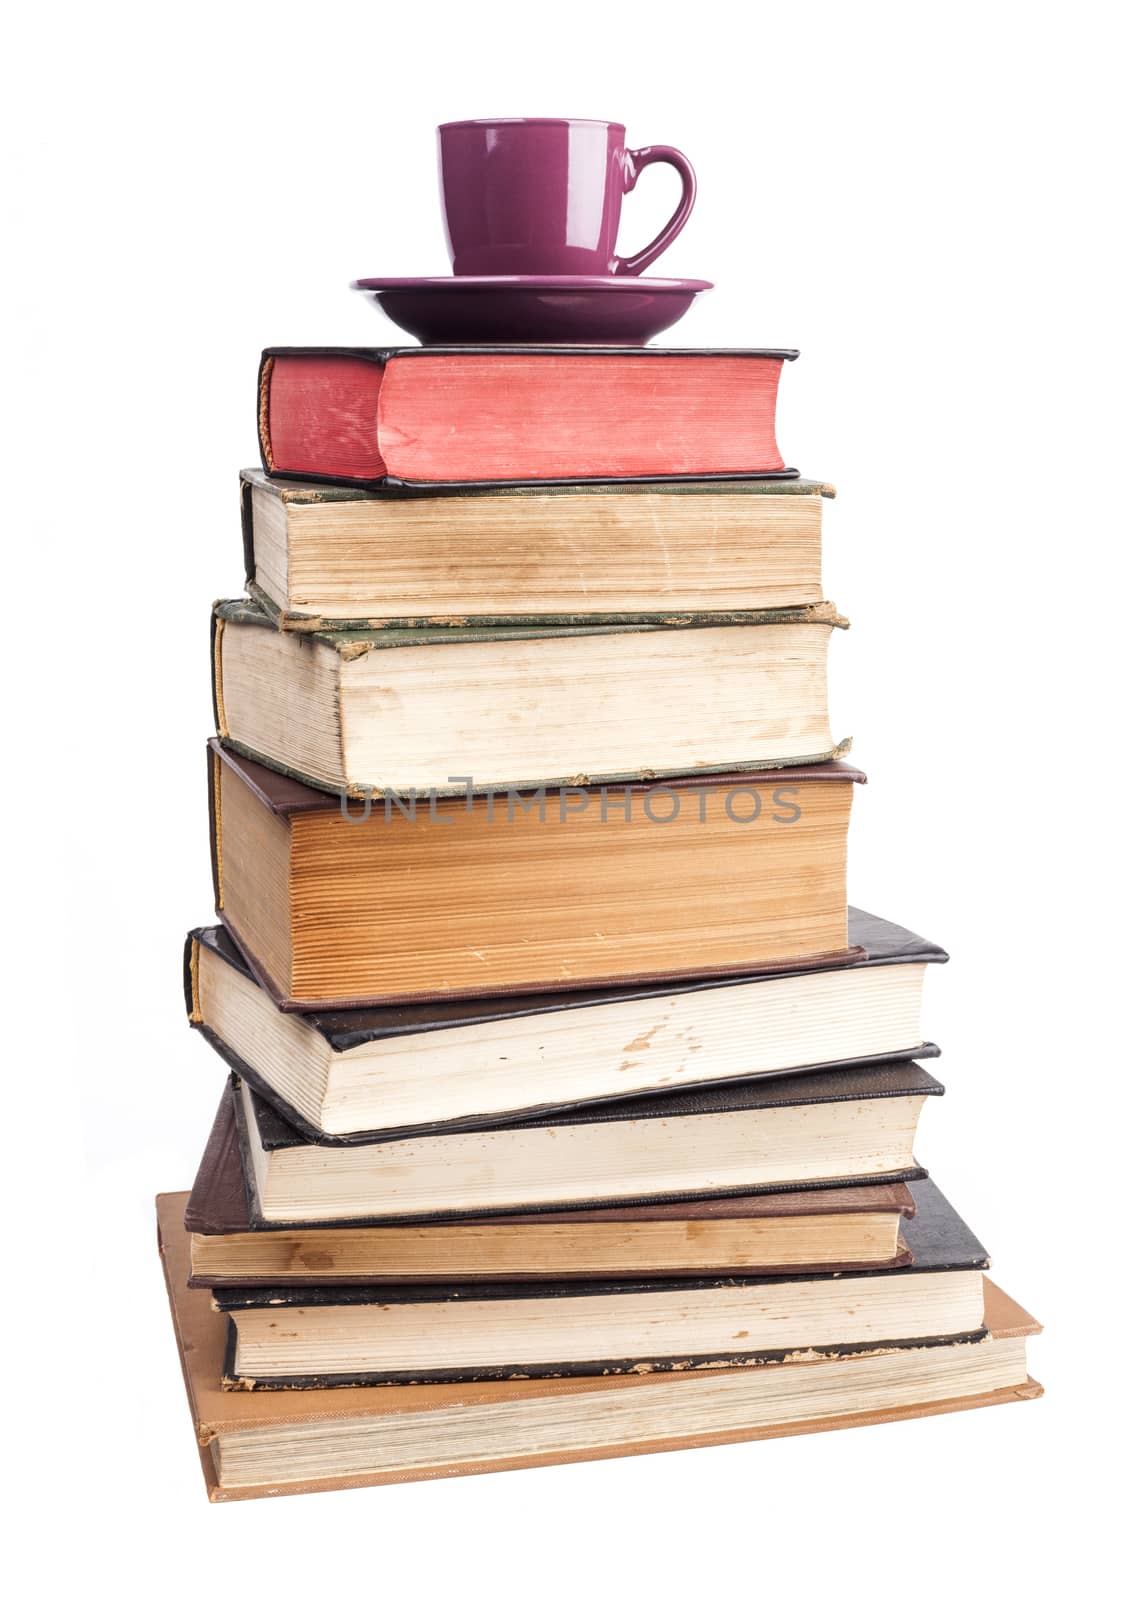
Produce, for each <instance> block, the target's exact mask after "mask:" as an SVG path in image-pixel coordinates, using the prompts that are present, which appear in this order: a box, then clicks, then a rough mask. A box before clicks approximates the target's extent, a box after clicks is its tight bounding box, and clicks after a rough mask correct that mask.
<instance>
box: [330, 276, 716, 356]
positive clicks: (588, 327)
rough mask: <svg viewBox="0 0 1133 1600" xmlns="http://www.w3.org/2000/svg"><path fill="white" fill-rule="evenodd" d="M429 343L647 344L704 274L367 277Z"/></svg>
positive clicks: (675, 318)
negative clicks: (691, 275)
mask: <svg viewBox="0 0 1133 1600" xmlns="http://www.w3.org/2000/svg"><path fill="white" fill-rule="evenodd" d="M352 287H353V288H355V289H359V290H361V291H362V292H363V293H364V294H368V295H369V296H370V298H371V299H372V300H373V302H374V304H375V305H376V306H377V307H378V309H379V310H381V311H384V312H385V314H386V316H387V317H388V318H389V319H390V321H391V322H394V323H396V324H397V326H398V327H399V328H403V329H404V330H405V332H406V333H410V334H412V335H413V337H414V338H415V339H419V340H420V341H421V343H422V344H426V345H428V344H617V345H643V344H646V343H648V341H649V340H650V339H652V338H654V337H655V336H656V335H657V334H659V333H663V332H664V330H665V329H666V328H671V327H672V326H673V324H674V323H675V322H679V321H680V319H681V317H683V316H684V314H685V312H686V311H687V310H688V308H689V306H690V305H691V304H692V302H693V300H694V299H695V298H696V296H697V295H698V294H700V293H701V292H702V291H703V290H705V289H710V288H711V287H712V285H711V284H710V283H706V282H705V281H704V280H703V279H700V278H602V277H574V278H562V277H559V276H554V277H550V278H524V277H494V278H489V277H483V278H471V277H467V278H455V277H454V278H361V279H359V281H358V282H357V283H355V284H353V285H352Z"/></svg>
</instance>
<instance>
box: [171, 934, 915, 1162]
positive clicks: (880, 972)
mask: <svg viewBox="0 0 1133 1600" xmlns="http://www.w3.org/2000/svg"><path fill="white" fill-rule="evenodd" d="M848 931H849V940H850V943H851V944H852V945H855V946H857V947H859V948H860V949H861V950H863V951H864V953H865V959H864V960H862V961H860V962H858V963H857V964H855V965H853V966H849V967H829V966H822V967H816V968H814V969H813V970H811V971H799V972H793V973H789V974H774V973H754V974H751V975H750V976H747V977H742V978H736V977H732V978H703V979H699V980H691V981H684V982H676V983H669V984H664V985H653V986H643V987H635V988H622V989H616V988H615V989H590V990H587V989H583V990H573V991H563V992H555V993H549V994H533V995H498V996H492V997H490V998H482V999H474V1000H441V1001H435V1002H432V1003H427V1004H420V1005H401V1006H380V1007H377V1008H374V1009H371V1010H361V1011H348V1012H335V1011H329V1012H325V1011H313V1012H282V1011H280V1010H279V1008H278V1007H277V1006H276V1004H275V1002H274V1001H273V1000H272V998H271V996H270V995H269V994H268V993H267V992H266V990H265V989H264V988H263V987H262V986H261V985H260V983H259V981H258V980H257V979H256V977H255V975H254V973H253V972H252V970H251V968H250V967H249V966H248V964H247V962H246V961H245V960H244V957H243V956H242V955H241V953H240V951H239V949H238V948H237V946H236V945H235V944H234V943H233V941H232V938H231V936H230V935H229V934H228V933H227V931H226V930H225V929H224V928H222V927H217V928H196V929H194V930H193V932H192V933H190V934H189V936H188V938H187V939H186V941H185V963H184V988H185V1006H186V1010H187V1012H188V1016H189V1021H190V1023H191V1024H192V1025H193V1026H194V1027H196V1028H198V1029H199V1030H200V1031H201V1033H202V1034H203V1036H204V1037H205V1038H206V1039H207V1040H208V1042H209V1044H211V1045H212V1047H213V1048H214V1049H215V1050H216V1051H218V1052H219V1054H220V1055H221V1056H222V1057H223V1058H224V1060H225V1061H227V1062H228V1064H229V1065H230V1066H231V1065H232V1064H233V1063H234V1062H237V1061H238V1062H239V1063H240V1071H241V1072H242V1073H243V1074H244V1075H245V1076H246V1077H247V1078H248V1080H249V1081H250V1083H251V1084H252V1086H253V1087H254V1088H256V1089H257V1090H259V1091H260V1093H262V1094H263V1095H264V1096H265V1097H266V1098H267V1099H269V1100H271V1101H273V1103H274V1104H276V1105H277V1107H278V1108H279V1109H280V1110H281V1111H282V1113H283V1115H284V1116H285V1117H286V1118H287V1119H288V1120H289V1121H290V1122H292V1123H293V1124H294V1125H295V1126H296V1127H297V1128H299V1129H300V1130H301V1131H302V1132H303V1133H306V1134H308V1135H310V1136H311V1137H314V1138H317V1137H318V1136H319V1134H322V1133H330V1134H350V1133H365V1132H369V1131H373V1130H376V1129H387V1130H392V1129H399V1128H400V1129H402V1130H405V1129H407V1128H411V1127H413V1126H414V1125H415V1124H418V1125H419V1124H422V1123H423V1124H426V1125H434V1126H437V1127H441V1126H445V1125H447V1126H450V1127H464V1126H474V1125H475V1123H476V1121H477V1120H481V1119H485V1118H488V1119H492V1120H494V1121H496V1122H499V1121H503V1120H506V1119H509V1118H514V1119H515V1120H517V1121H521V1120H524V1119H525V1118H528V1117H531V1116H537V1115H539V1114H540V1113H542V1112H545V1111H552V1110H566V1109H568V1108H569V1107H571V1106H574V1105H585V1104H588V1103H592V1102H594V1101H599V1100H608V1099H615V1098H617V1097H619V1096H621V1095H624V1094H627V1093H631V1094H635V1095H640V1094H650V1093H665V1092H667V1091H670V1090H672V1089H674V1088H677V1087H683V1088H691V1087H693V1086H695V1085H697V1084H711V1083H721V1082H726V1081H729V1080H732V1079H736V1078H749V1077H758V1076H763V1075H764V1074H769V1073H778V1072H794V1071H798V1070H800V1069H806V1068H813V1067H832V1066H861V1065H864V1064H866V1063H868V1062H870V1061H877V1060H879V1059H882V1058H885V1057H896V1056H906V1057H909V1058H913V1057H915V1058H917V1059H921V1060H923V1059H925V1058H927V1057H931V1056H935V1055H937V1054H938V1051H937V1048H936V1046H935V1045H934V1044H930V1043H928V1042H927V1041H925V1040H924V1038H923V1036H922V1030H921V1020H920V1008H921V991H922V988H923V986H924V975H925V972H926V970H927V967H928V965H929V964H930V963H934V962H941V961H946V960H947V956H946V955H945V952H944V951H943V950H942V949H941V948H940V946H939V945H935V944H931V943H930V942H929V941H928V940H925V939H922V938H921V937H920V936H919V935H918V934H915V933H910V932H909V930H908V929H907V928H901V927H898V926H897V925H896V924H895V923H892V922H886V921H885V920H884V919H882V918H881V917H873V916H870V915H869V913H868V912H865V911H859V910H857V909H856V908H855V907H853V906H851V907H850V909H849V918H848Z"/></svg>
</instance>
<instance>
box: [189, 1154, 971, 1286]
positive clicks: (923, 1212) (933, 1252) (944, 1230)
mask: <svg viewBox="0 0 1133 1600" xmlns="http://www.w3.org/2000/svg"><path fill="white" fill-rule="evenodd" d="M909 1191H910V1193H911V1194H912V1196H913V1202H914V1206H915V1212H914V1215H913V1216H912V1217H910V1218H909V1219H908V1220H907V1221H906V1223H905V1225H904V1228H903V1229H902V1232H903V1233H904V1235H905V1239H906V1242H907V1243H908V1246H909V1248H910V1250H911V1251H912V1252H913V1256H914V1258H915V1264H914V1265H913V1266H911V1267H909V1268H907V1269H906V1270H905V1271H904V1272H902V1274H901V1276H902V1278H906V1277H911V1276H915V1275H916V1274H919V1273H927V1272H983V1271H986V1269H987V1268H988V1267H989V1266H990V1265H991V1262H990V1259H989V1257H988V1253H987V1251H986V1250H985V1249H984V1246H983V1245H982V1244H981V1243H980V1241H979V1240H978V1239H977V1238H976V1236H975V1234H974V1233H973V1232H972V1230H971V1228H969V1227H968V1224H967V1223H966V1222H965V1221H964V1219H963V1217H961V1216H960V1214H959V1212H958V1211H956V1210H955V1208H954V1207H953V1206H952V1205H951V1204H950V1203H949V1201H948V1200H947V1199H946V1198H945V1196H944V1195H943V1194H942V1193H941V1192H940V1190H939V1189H938V1188H937V1187H936V1185H935V1183H933V1181H932V1179H931V1178H927V1177H926V1178H920V1179H916V1180H914V1181H913V1182H912V1183H910V1184H909ZM879 1275H887V1274H886V1273H885V1269H884V1268H877V1267H867V1268H865V1269H864V1270H862V1271H860V1272H847V1273H841V1272H835V1273H830V1272H819V1271H817V1270H812V1269H808V1270H807V1271H805V1272H789V1273H778V1274H759V1275H757V1276H755V1277H753V1278H738V1277H735V1276H734V1275H732V1276H728V1275H725V1276H716V1277H709V1278H691V1279H685V1280H684V1281H683V1282H682V1283H681V1285H680V1287H681V1289H682V1290H683V1291H687V1292H688V1293H689V1294H697V1293H700V1292H702V1291H703V1290H708V1289H727V1288H731V1287H733V1286H742V1287H747V1288H751V1287H753V1286H755V1285H757V1284H759V1283H763V1282H766V1283H769V1284H780V1283H784V1282H787V1283H815V1282H818V1281H821V1280H824V1279H829V1278H842V1277H846V1278H874V1277H877V1276H879ZM672 1287H673V1285H672V1283H671V1282H670V1281H669V1280H668V1279H667V1278H662V1277H653V1278H630V1279H621V1280H619V1281H617V1282H607V1281H606V1280H604V1279H603V1280H600V1281H599V1282H596V1283H579V1282H569V1283H483V1284H479V1283H477V1284H459V1285H448V1284H401V1285H397V1286H391V1287H388V1288H387V1287H386V1286H384V1285H368V1284H355V1285H353V1286H351V1285H346V1286H342V1287H338V1286H335V1285H330V1284H327V1285H318V1284H316V1285H309V1286H301V1285H298V1284H296V1285H291V1284H286V1285H280V1284H266V1285H257V1286H255V1287H253V1288H223V1289H216V1290H215V1291H214V1293H213V1299H214V1300H215V1301H216V1304H217V1306H218V1307H219V1309H220V1310H221V1311H239V1310H242V1309H247V1308H253V1307H263V1306H274V1305H281V1306H373V1305H438V1304H443V1303H444V1302H446V1301H470V1300H570V1299H572V1298H582V1297H588V1296H590V1295H635V1294H668V1293H669V1292H670V1291H671V1290H672Z"/></svg>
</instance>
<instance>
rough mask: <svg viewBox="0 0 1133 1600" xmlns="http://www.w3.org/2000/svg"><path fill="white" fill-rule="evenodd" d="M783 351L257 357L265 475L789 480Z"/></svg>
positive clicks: (403, 480) (401, 480) (416, 480)
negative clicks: (781, 431) (778, 409)
mask: <svg viewBox="0 0 1133 1600" xmlns="http://www.w3.org/2000/svg"><path fill="white" fill-rule="evenodd" d="M797 354H798V352H797V351H794V350H663V349H656V350H655V349H642V350H622V349H615V348H606V349H568V348H564V347H563V346H552V347H542V348H533V347H528V346H508V347H506V348H501V349H490V348H472V347H467V346H465V347H461V348H454V349H437V348H430V349H423V348H416V347H415V348H409V349H393V350H341V349H339V350H329V349H328V350H312V349H273V350H265V351H264V355H263V359H262V362H261V365H260V381H259V427H260V449H261V452H262V455H263V463H264V469H265V471H267V472H269V473H273V474H275V475H276V476H278V477H294V478H305V479H308V480H311V479H313V480H315V481H319V482H328V483H359V484H365V485H367V486H369V487H372V488H378V489H381V488H385V489H397V488H413V487H420V488H431V489H436V488H438V487H452V488H473V487H477V486H482V487H495V488H499V487H503V486H507V485H510V484H531V483H578V482H598V483H600V482H603V481H609V480H617V481H619V482H624V481H626V480H627V479H630V480H642V481H646V482H648V481H650V480H653V479H684V478H696V479H702V478H751V477H791V478H793V477H797V476H798V474H797V472H795V471H794V470H793V469H788V468H785V467H784V465H783V458H782V456H781V455H780V454H779V447H778V445H777V444H776V442H775V399H776V394H777V391H778V387H779V374H780V372H781V371H782V367H783V363H784V361H792V360H794V358H795V356H796V355H797Z"/></svg>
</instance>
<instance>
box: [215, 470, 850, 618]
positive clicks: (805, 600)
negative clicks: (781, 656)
mask: <svg viewBox="0 0 1133 1600" xmlns="http://www.w3.org/2000/svg"><path fill="white" fill-rule="evenodd" d="M240 476H241V485H240V489H241V520H242V524H243V533H244V568H245V576H246V578H247V582H248V592H249V593H250V594H251V595H252V596H253V597H254V598H256V599H258V600H259V601H260V602H261V603H262V604H264V605H265V607H266V608H267V609H268V611H269V612H270V614H271V616H272V619H273V621H274V622H275V623H276V625H277V626H278V627H281V628H288V629H297V630H308V631H315V630H318V629H328V628H366V627H378V626H384V627H412V626H436V625H438V624H441V623H448V624H450V625H455V626H467V625H468V624H470V623H471V624H476V623H479V624H509V623H510V624H522V623H532V622H545V623H546V622H555V623H586V622H608V621H615V620H618V619H622V620H627V621H636V622H660V621H666V622H667V621H671V620H674V619H677V618H680V617H682V616H684V617H690V616H692V615H695V614H696V613H703V612H716V613H725V614H726V613H729V612H744V611H755V610H763V609H782V608H783V607H794V606H808V605H816V604H818V603H819V602H820V601H821V600H822V598H823V595H822V502H823V498H824V497H827V498H829V497H832V496H833V494H834V491H833V489H832V488H831V487H830V486H829V485H828V484H824V483H816V482H814V481H813V480H811V479H808V478H797V479H789V478H788V479H777V478H769V479H768V478H762V479H761V478H753V479H749V480H747V481H741V482H713V481H708V480H702V481H699V482H692V483H655V484H634V483H611V484H574V485H567V486H562V485H560V486H558V487H551V486H547V485H541V486H539V487H534V488H523V489H516V488H511V489H507V488H493V489H466V490H463V491H462V492H460V493H451V492H450V493H440V492H436V493H433V494H425V495H422V494H415V495H407V494H403V493H394V492H391V491H390V490H372V489H364V488H361V487H359V486H357V485H354V486H352V487H346V486H343V485H331V484H316V483H292V482H289V481H287V480H285V479H279V478H269V477H268V476H267V474H266V473H263V472H260V471H246V472H243V473H241V475H240Z"/></svg>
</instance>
